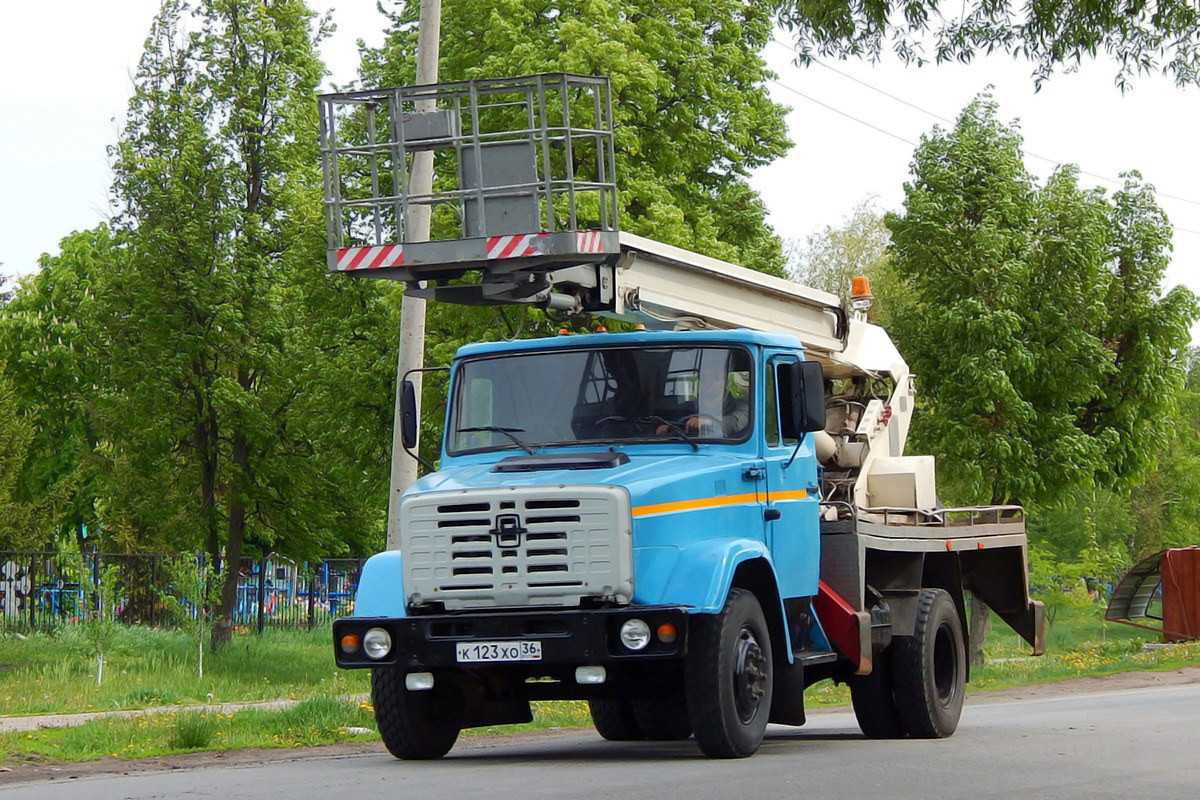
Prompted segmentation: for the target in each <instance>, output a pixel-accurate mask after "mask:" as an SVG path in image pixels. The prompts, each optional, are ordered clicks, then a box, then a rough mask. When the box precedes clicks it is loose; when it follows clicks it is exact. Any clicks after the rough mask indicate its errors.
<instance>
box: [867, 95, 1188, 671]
mask: <svg viewBox="0 0 1200 800" xmlns="http://www.w3.org/2000/svg"><path fill="white" fill-rule="evenodd" d="M1076 176H1077V170H1076V169H1075V168H1073V167H1064V168H1060V169H1059V170H1057V171H1056V172H1055V173H1054V174H1053V175H1051V176H1050V178H1049V179H1048V180H1047V181H1046V183H1045V184H1044V185H1042V186H1038V185H1037V184H1036V182H1035V181H1034V180H1033V178H1032V176H1031V175H1030V174H1029V173H1028V172H1027V171H1026V169H1025V166H1024V163H1023V160H1022V152H1021V137H1020V134H1019V132H1018V131H1017V130H1016V128H1015V127H1014V126H1009V125H1004V124H1003V123H1001V122H1000V121H999V120H998V119H997V107H996V105H995V103H993V102H991V100H990V99H989V98H988V97H986V96H984V97H982V98H979V99H977V100H976V101H975V102H973V103H972V104H971V105H969V106H968V107H967V109H966V110H965V111H964V112H963V113H962V114H961V115H960V117H959V119H958V122H957V124H956V125H955V127H954V129H953V130H951V131H945V130H941V129H938V128H935V129H934V131H933V133H932V134H930V135H928V136H926V137H923V139H922V141H921V144H920V146H919V147H918V148H917V151H916V154H915V156H914V162H913V178H912V180H911V181H910V182H909V183H907V184H906V185H905V204H904V210H903V212H902V213H900V214H892V215H889V216H888V219H887V224H888V228H889V230H890V231H891V234H892V241H893V250H892V253H893V261H892V266H893V268H894V274H895V275H896V276H897V277H898V278H899V280H900V281H902V286H903V291H904V293H905V295H904V296H905V302H904V303H902V304H900V305H899V307H898V308H896V309H894V312H895V313H894V314H893V315H892V319H891V328H892V331H893V333H894V334H895V335H896V337H897V339H898V340H899V345H900V349H901V351H902V352H903V353H905V356H906V357H907V358H908V360H909V364H910V365H911V367H912V368H913V371H914V373H915V374H917V375H918V376H919V386H920V389H921V402H920V406H919V413H918V415H917V416H916V417H915V418H914V421H913V428H912V433H913V438H914V443H916V444H917V445H918V446H919V447H921V448H922V449H925V450H927V451H928V452H933V453H935V454H937V455H938V456H939V473H940V475H941V480H940V481H939V483H940V490H941V491H942V492H943V496H944V497H947V498H949V499H952V500H953V499H960V500H966V501H968V502H978V501H979V500H989V501H991V502H993V503H1021V504H1024V505H1032V506H1043V507H1044V506H1052V505H1054V504H1056V503H1060V502H1062V501H1063V500H1064V498H1065V497H1066V495H1067V494H1068V493H1069V492H1070V490H1072V489H1073V488H1075V487H1088V486H1095V485H1099V486H1100V487H1116V488H1119V489H1123V490H1124V489H1127V488H1128V487H1129V486H1130V485H1132V484H1134V483H1136V482H1137V481H1138V480H1139V479H1140V478H1141V477H1142V475H1143V474H1144V473H1145V472H1146V470H1147V468H1148V467H1149V465H1150V464H1151V463H1152V461H1153V454H1154V453H1155V452H1156V451H1157V450H1158V449H1160V448H1161V445H1162V442H1163V439H1164V435H1165V434H1164V433H1163V432H1162V431H1163V427H1164V426H1162V425H1161V422H1162V420H1163V419H1164V418H1166V417H1169V415H1170V413H1171V411H1172V410H1173V408H1174V403H1175V395H1176V393H1177V392H1178V389H1179V386H1180V384H1181V381H1182V377H1183V368H1182V367H1183V355H1184V352H1185V348H1186V346H1187V344H1188V332H1187V331H1188V326H1189V325H1190V324H1191V322H1192V321H1193V320H1194V319H1195V318H1196V316H1197V308H1196V301H1195V298H1194V297H1193V296H1192V295H1191V293H1190V292H1188V291H1187V290H1186V289H1183V288H1177V289H1175V290H1173V291H1171V292H1169V293H1167V294H1165V295H1164V294H1163V291H1162V288H1161V286H1162V278H1163V270H1164V268H1165V264H1166V251H1167V249H1168V248H1169V247H1170V236H1169V226H1168V225H1167V223H1166V219H1165V216H1164V215H1163V214H1162V212H1161V211H1160V210H1159V209H1158V208H1157V206H1156V205H1155V204H1154V202H1153V193H1152V191H1151V190H1150V189H1149V188H1148V187H1145V186H1143V185H1142V184H1141V183H1140V179H1139V177H1138V176H1137V175H1136V173H1134V174H1131V175H1130V176H1128V177H1127V180H1126V185H1125V188H1124V189H1123V190H1122V191H1121V192H1118V193H1117V195H1116V196H1115V197H1114V198H1113V199H1112V200H1111V201H1110V200H1109V199H1108V198H1107V197H1105V196H1104V194H1103V192H1101V191H1099V190H1084V189H1081V188H1080V187H1079V186H1078V183H1077V180H1076ZM1152 382H1153V383H1152ZM1111 552H1112V551H1111V550H1110V551H1105V550H1103V549H1101V548H1100V547H1099V545H1098V543H1097V540H1096V538H1095V531H1094V530H1093V531H1092V532H1091V536H1090V538H1089V539H1088V546H1087V549H1086V550H1085V551H1084V552H1081V553H1079V554H1078V555H1079V557H1087V558H1090V560H1091V563H1092V564H1093V565H1096V566H1098V565H1100V564H1111V562H1112V561H1113V559H1112V557H1111ZM1049 557H1050V556H1049V554H1047V558H1049ZM1047 563H1048V562H1047ZM1071 563H1079V562H1071ZM1084 563H1087V562H1084ZM1072 569H1073V567H1072ZM1081 569H1083V567H1081ZM1068 572H1069V570H1068ZM1059 573H1062V574H1066V573H1063V572H1062V570H1058V571H1057V572H1056V573H1055V574H1059ZM1093 574H1095V573H1093ZM1060 588H1061V587H1060ZM988 619H989V617H988V613H987V608H986V606H985V605H984V604H983V603H982V602H979V601H978V598H976V599H974V600H973V601H972V607H971V625H970V634H971V654H972V660H973V661H979V660H980V659H981V653H982V642H983V639H984V638H985V636H986V632H987V627H988Z"/></svg>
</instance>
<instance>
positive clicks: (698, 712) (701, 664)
mask: <svg viewBox="0 0 1200 800" xmlns="http://www.w3.org/2000/svg"><path fill="white" fill-rule="evenodd" d="M691 626H692V629H691V641H690V642H689V645H688V656H687V663H686V676H685V686H686V692H687V709H688V716H689V718H690V720H691V723H692V729H693V730H694V731H695V733H696V742H697V743H698V744H699V745H700V749H701V750H703V751H704V754H705V755H706V756H709V757H710V758H744V757H745V756H749V755H752V754H753V753H754V751H756V750H757V749H758V747H759V745H760V744H762V738H763V734H764V733H765V732H766V729H767V718H768V717H769V716H770V712H771V696H772V691H773V681H774V675H773V669H772V660H771V636H770V633H769V631H768V630H767V621H766V618H765V617H764V616H763V612H762V607H761V606H760V605H759V603H758V600H757V598H755V596H754V594H753V593H751V592H748V591H746V590H745V589H731V590H730V591H729V596H728V597H727V598H726V599H725V607H724V608H723V609H722V610H721V613H720V614H716V615H706V614H697V615H696V616H694V617H692V621H691Z"/></svg>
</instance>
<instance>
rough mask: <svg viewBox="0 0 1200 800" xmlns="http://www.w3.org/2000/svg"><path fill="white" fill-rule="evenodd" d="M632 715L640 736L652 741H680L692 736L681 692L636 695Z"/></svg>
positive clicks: (684, 700)
mask: <svg viewBox="0 0 1200 800" xmlns="http://www.w3.org/2000/svg"><path fill="white" fill-rule="evenodd" d="M633 716H634V718H635V719H636V720H637V726H638V728H639V729H640V730H641V732H642V736H643V737H644V738H646V739H649V740H650V741H652V742H681V741H683V740H685V739H690V738H691V737H692V722H691V720H689V719H688V712H687V700H686V699H685V698H684V696H683V695H682V694H666V695H663V696H661V697H636V698H634V699H633Z"/></svg>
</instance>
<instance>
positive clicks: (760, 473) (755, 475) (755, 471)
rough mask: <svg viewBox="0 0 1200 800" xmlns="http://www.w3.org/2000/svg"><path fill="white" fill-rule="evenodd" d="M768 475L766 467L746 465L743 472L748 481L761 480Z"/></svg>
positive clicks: (743, 476)
mask: <svg viewBox="0 0 1200 800" xmlns="http://www.w3.org/2000/svg"><path fill="white" fill-rule="evenodd" d="M765 477H767V470H766V467H746V470H745V471H744V472H743V473H742V478H744V479H745V480H748V481H761V480H762V479H763V478H765Z"/></svg>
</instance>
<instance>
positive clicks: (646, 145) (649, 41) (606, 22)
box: [361, 0, 790, 274]
mask: <svg viewBox="0 0 1200 800" xmlns="http://www.w3.org/2000/svg"><path fill="white" fill-rule="evenodd" d="M418 6H419V3H418V2H416V0H407V1H406V2H403V3H400V4H399V10H398V11H397V12H396V13H395V14H392V15H390V19H391V27H390V29H389V31H388V35H387V39H386V41H385V42H384V44H383V46H382V47H381V48H379V49H376V50H372V49H367V50H364V52H363V62H362V68H361V81H362V82H363V83H364V85H367V86H370V87H377V86H397V85H407V84H411V83H412V82H413V79H414V66H413V65H414V64H415V52H416V20H417V11H418ZM771 27H772V19H771V15H770V13H768V12H767V11H765V10H763V9H760V8H758V7H756V6H753V5H747V4H745V3H740V2H735V1H734V0H716V1H715V2H696V1H695V0H671V2H667V3H663V2H654V3H651V2H644V1H643V0H638V2H635V3H633V4H624V5H619V4H616V3H608V2H591V1H590V0H589V2H580V1H579V0H549V2H545V1H544V0H505V2H495V0H446V2H444V3H443V6H442V36H441V41H442V45H441V59H440V67H439V69H440V73H439V77H440V79H441V80H443V81H452V80H465V79H472V78H500V77H510V76H517V75H530V74H535V73H542V72H574V73H581V74H585V75H607V76H608V77H609V78H611V80H612V87H613V114H614V119H615V123H616V126H617V129H616V149H617V177H618V181H619V183H620V187H621V194H620V201H621V214H622V217H621V227H622V228H623V229H625V230H629V231H631V232H633V233H639V234H643V235H647V236H651V237H653V238H655V239H658V240H659V241H663V242H667V243H669V244H673V245H677V246H680V247H686V248H689V249H692V250H696V251H699V252H702V253H706V254H708V255H711V256H715V257H718V258H723V259H727V260H729V261H732V262H734V263H738V264H743V265H745V266H749V267H753V268H755V269H760V270H764V271H767V272H772V273H774V274H782V266H783V256H782V252H781V248H780V243H779V240H778V238H777V237H776V236H775V234H774V232H773V231H772V230H771V228H770V226H769V225H767V223H766V209H765V208H764V206H763V204H762V202H761V200H760V199H759V197H758V195H757V193H755V192H754V190H753V189H751V188H750V185H749V183H748V176H749V174H750V172H751V171H752V170H753V169H755V168H756V167H761V166H763V165H765V164H768V163H770V162H771V161H773V160H774V159H776V158H778V157H779V156H781V155H783V153H785V152H786V151H787V149H788V147H789V146H790V142H789V141H788V139H787V133H786V125H785V122H784V113H785V111H786V109H785V108H784V107H782V106H780V105H777V104H775V103H773V102H772V101H771V99H770V97H769V95H768V92H767V89H766V85H765V83H766V81H767V80H768V79H769V78H771V77H773V75H772V73H771V72H770V71H768V70H767V69H766V67H765V65H764V62H763V60H762V58H761V57H760V56H759V51H760V50H761V49H762V48H763V47H764V46H765V45H766V43H767V41H768V40H769V38H770V36H771Z"/></svg>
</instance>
